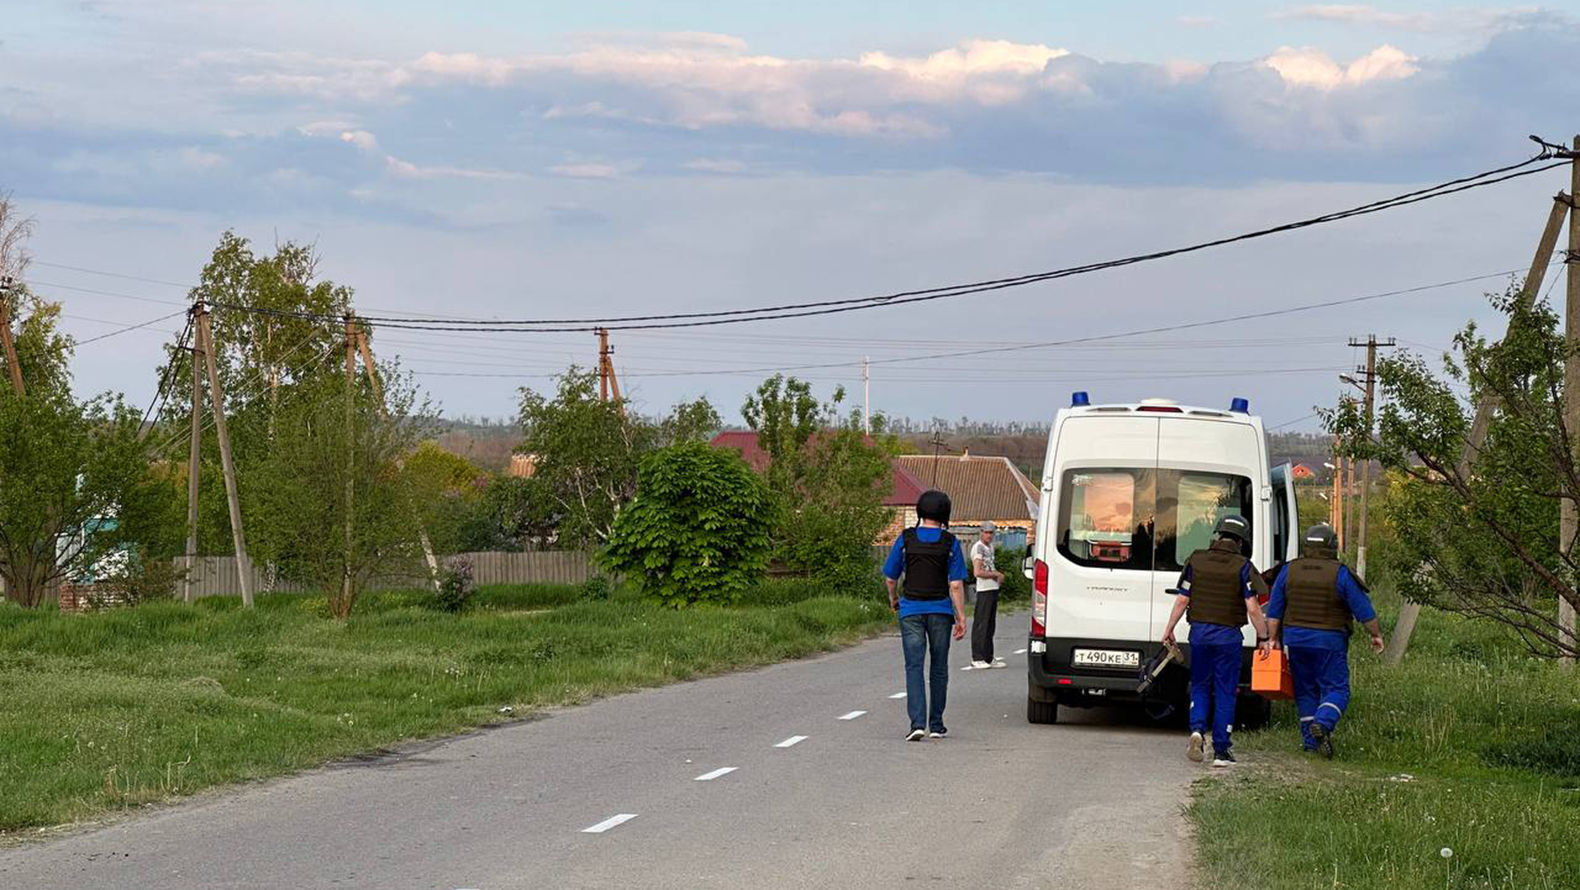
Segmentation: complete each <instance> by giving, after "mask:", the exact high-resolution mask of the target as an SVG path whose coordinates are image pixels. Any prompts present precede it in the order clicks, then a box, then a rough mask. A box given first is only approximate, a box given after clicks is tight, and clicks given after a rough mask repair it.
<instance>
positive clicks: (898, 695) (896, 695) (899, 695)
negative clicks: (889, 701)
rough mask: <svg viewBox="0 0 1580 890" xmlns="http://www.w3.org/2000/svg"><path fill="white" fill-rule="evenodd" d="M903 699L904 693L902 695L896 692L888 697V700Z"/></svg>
mask: <svg viewBox="0 0 1580 890" xmlns="http://www.w3.org/2000/svg"><path fill="white" fill-rule="evenodd" d="M904 697H905V693H903V692H896V693H894V694H893V695H891V696H889V698H904Z"/></svg>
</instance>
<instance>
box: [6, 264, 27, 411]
mask: <svg viewBox="0 0 1580 890" xmlns="http://www.w3.org/2000/svg"><path fill="white" fill-rule="evenodd" d="M13 290H14V287H13V282H12V280H11V279H10V278H9V277H7V278H0V345H3V346H4V347H5V366H6V368H7V369H9V370H10V371H11V389H12V390H14V391H15V392H16V394H17V395H18V396H24V395H27V388H26V387H24V386H23V385H22V365H21V363H20V362H18V361H17V357H16V344H15V343H13V342H12V341H11V292H12V291H13Z"/></svg>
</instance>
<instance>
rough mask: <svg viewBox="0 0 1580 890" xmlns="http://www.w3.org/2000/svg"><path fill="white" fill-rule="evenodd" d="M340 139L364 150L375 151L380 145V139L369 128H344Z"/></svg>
mask: <svg viewBox="0 0 1580 890" xmlns="http://www.w3.org/2000/svg"><path fill="white" fill-rule="evenodd" d="M340 141H341V142H346V143H350V144H351V145H355V146H356V147H357V148H360V149H362V150H363V151H374V150H376V149H377V148H378V147H379V141H378V139H377V138H376V137H374V135H373V134H372V133H369V132H368V131H367V130H342V131H341V133H340Z"/></svg>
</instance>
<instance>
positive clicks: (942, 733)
mask: <svg viewBox="0 0 1580 890" xmlns="http://www.w3.org/2000/svg"><path fill="white" fill-rule="evenodd" d="M927 735H928V737H929V738H934V739H943V738H948V737H949V730H947V729H945V728H944V727H942V726H940V727H938V728H937V729H935V730H933V731H932V732H930V733H928V734H927Z"/></svg>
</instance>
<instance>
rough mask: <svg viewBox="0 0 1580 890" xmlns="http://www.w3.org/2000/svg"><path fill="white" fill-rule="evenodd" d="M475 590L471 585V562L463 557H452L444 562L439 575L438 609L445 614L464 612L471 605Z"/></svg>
mask: <svg viewBox="0 0 1580 890" xmlns="http://www.w3.org/2000/svg"><path fill="white" fill-rule="evenodd" d="M476 590H477V588H476V586H475V585H474V584H473V583H472V561H471V560H470V559H468V558H466V557H464V556H452V557H450V558H449V559H447V560H445V561H444V571H442V572H440V573H439V590H438V593H437V597H438V601H439V608H441V609H443V610H444V611H446V612H464V611H466V607H467V606H468V605H470V604H471V601H472V594H473V593H475V592H476Z"/></svg>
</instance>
